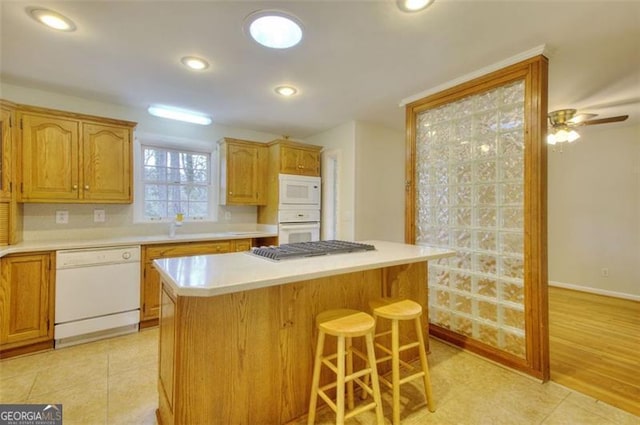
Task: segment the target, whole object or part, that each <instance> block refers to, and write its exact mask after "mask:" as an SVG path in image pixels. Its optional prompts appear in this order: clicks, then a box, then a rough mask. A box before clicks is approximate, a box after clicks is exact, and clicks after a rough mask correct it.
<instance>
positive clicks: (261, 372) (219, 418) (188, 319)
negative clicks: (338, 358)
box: [158, 262, 427, 425]
mask: <svg viewBox="0 0 640 425" xmlns="http://www.w3.org/2000/svg"><path fill="white" fill-rule="evenodd" d="M426 273H427V264H426V262H423V263H414V264H408V265H402V266H394V267H390V268H386V269H373V270H367V271H362V272H355V273H348V274H341V275H336V276H330V277H326V278H320V279H312V280H307V281H302V282H295V283H290V284H285V285H280V286H273V287H268V288H262V289H256V290H251V291H244V292H238V293H233V294H225V295H219V296H214V297H180V296H178V297H177V298H176V307H175V315H171V314H169V313H167V318H168V319H169V320H175V347H174V350H173V355H171V354H169V353H168V351H169V347H170V345H166V346H165V347H163V346H162V345H163V341H164V343H165V344H168V343H169V342H171V338H167V337H165V336H163V333H165V332H174V329H173V328H172V327H171V326H169V323H168V324H167V325H166V326H165V324H164V323H163V322H164V318H165V313H164V312H162V313H161V317H162V319H161V324H160V344H161V347H160V353H161V359H160V365H161V371H160V380H161V382H162V380H163V379H168V378H167V377H168V376H170V374H169V373H168V370H169V369H167V366H166V363H165V361H166V360H167V359H170V358H172V359H173V369H171V371H172V372H171V373H172V374H173V379H174V383H173V394H172V395H171V394H168V393H166V391H164V390H167V388H169V386H168V385H166V384H161V385H160V387H161V388H164V390H163V391H160V401H159V412H158V418H159V419H160V420H161V421H162V424H163V425H169V424H172V423H173V424H196V423H206V424H230V423H233V424H278V423H287V422H289V421H291V420H293V419H295V418H298V417H300V416H303V415H305V414H306V413H307V409H308V402H309V392H310V387H311V372H312V366H313V355H314V347H315V338H316V330H315V317H316V315H317V314H318V313H320V312H321V311H324V310H328V309H333V308H353V309H357V310H362V311H369V302H370V300H372V299H377V298H379V297H380V296H381V295H382V294H383V287H384V288H387V287H388V288H389V291H391V292H392V293H394V294H400V295H402V296H404V297H406V298H410V299H413V300H415V301H417V302H419V303H420V304H421V305H422V306H423V307H425V309H426V306H427V298H426V297H427V295H426V294H427V291H426V285H425V282H426ZM164 285H165V286H166V284H164ZM170 304H171V303H169V304H168V305H169V308H171V306H170ZM162 308H165V303H164V302H163V304H162ZM424 329H425V335H426V329H427V328H426V321H425V323H424ZM359 344H361V342H358V341H354V345H356V346H358V345H359ZM326 349H327V350H330V349H331V347H330V344H328V346H327V348H326ZM163 356H164V357H165V360H163V358H162V357H163ZM163 368H164V370H165V372H166V373H165V375H164V377H163ZM384 370H385V369H384V367H383V369H382V371H383V372H384ZM330 377H331V376H330V374H325V375H323V377H322V379H323V381H325V382H326V381H327V380H328V379H329V378H330ZM172 397H173V405H172V406H173V409H171V406H170V399H171V398H172Z"/></svg>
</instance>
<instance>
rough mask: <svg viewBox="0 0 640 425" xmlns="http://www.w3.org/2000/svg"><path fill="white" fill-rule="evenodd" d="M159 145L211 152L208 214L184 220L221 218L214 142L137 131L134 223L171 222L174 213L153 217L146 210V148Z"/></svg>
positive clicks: (172, 148)
mask: <svg viewBox="0 0 640 425" xmlns="http://www.w3.org/2000/svg"><path fill="white" fill-rule="evenodd" d="M145 147H151V148H158V149H166V150H173V151H180V152H189V153H198V154H207V155H209V185H208V204H209V215H208V216H206V217H203V218H197V219H194V218H191V217H186V216H185V217H184V221H185V222H193V223H206V222H217V221H218V187H219V181H218V178H219V177H218V152H217V149H215V144H214V143H211V142H200V141H196V140H186V139H180V138H170V137H167V136H156V135H142V136H140V135H136V138H135V141H134V170H135V173H134V202H133V206H134V209H133V221H134V223H170V222H172V221H173V220H174V217H163V218H158V219H155V218H153V219H150V218H148V217H145V214H144V183H145V182H144V148H145Z"/></svg>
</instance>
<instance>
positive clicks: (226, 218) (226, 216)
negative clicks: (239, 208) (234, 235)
mask: <svg viewBox="0 0 640 425" xmlns="http://www.w3.org/2000/svg"><path fill="white" fill-rule="evenodd" d="M224 219H225V220H227V221H230V220H231V211H225V212H224Z"/></svg>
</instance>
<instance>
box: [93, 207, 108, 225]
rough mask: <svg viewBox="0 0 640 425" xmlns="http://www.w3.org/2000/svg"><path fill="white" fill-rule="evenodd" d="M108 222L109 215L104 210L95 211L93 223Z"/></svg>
mask: <svg viewBox="0 0 640 425" xmlns="http://www.w3.org/2000/svg"><path fill="white" fill-rule="evenodd" d="M106 220H107V214H106V213H105V211H104V210H103V209H99V210H98V209H96V210H93V222H94V223H104V222H105V221H106Z"/></svg>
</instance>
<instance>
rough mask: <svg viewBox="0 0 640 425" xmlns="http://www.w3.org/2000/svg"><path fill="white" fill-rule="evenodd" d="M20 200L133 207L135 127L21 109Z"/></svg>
mask: <svg viewBox="0 0 640 425" xmlns="http://www.w3.org/2000/svg"><path fill="white" fill-rule="evenodd" d="M17 118H18V120H19V122H20V129H21V130H20V140H21V142H22V152H21V153H22V172H21V187H20V199H19V200H20V201H22V202H46V203H49V202H58V203H65V202H66V203H131V202H132V201H133V197H132V169H133V163H132V157H133V155H132V139H133V137H132V134H133V128H134V127H135V125H136V124H135V123H132V122H128V121H118V120H112V119H106V118H100V117H93V116H88V115H80V114H74V113H68V112H62V111H54V110H50V109H44V108H35V107H31V106H24V105H19V106H18V116H17Z"/></svg>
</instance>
